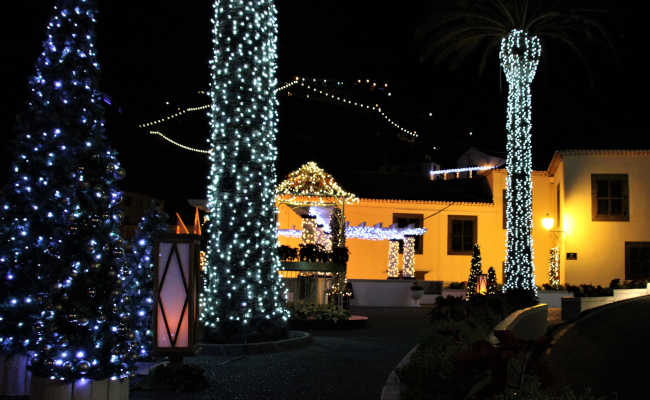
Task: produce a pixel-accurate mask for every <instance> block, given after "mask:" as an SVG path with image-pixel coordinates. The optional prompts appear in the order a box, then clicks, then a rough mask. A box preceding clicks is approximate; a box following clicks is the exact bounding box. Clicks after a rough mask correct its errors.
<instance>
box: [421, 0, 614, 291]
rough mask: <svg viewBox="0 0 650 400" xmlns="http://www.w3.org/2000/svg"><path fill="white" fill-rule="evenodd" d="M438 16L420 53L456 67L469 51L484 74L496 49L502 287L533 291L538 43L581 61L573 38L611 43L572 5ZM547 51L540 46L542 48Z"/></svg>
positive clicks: (472, 6) (489, 3) (483, 7)
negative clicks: (502, 96)
mask: <svg viewBox="0 0 650 400" xmlns="http://www.w3.org/2000/svg"><path fill="white" fill-rule="evenodd" d="M459 5H460V7H459V8H458V9H456V10H454V11H452V12H450V13H448V14H445V15H442V16H441V18H440V20H439V21H438V22H437V23H433V24H429V25H427V26H423V29H421V31H420V34H422V35H423V36H425V37H426V39H429V40H430V44H429V45H428V46H426V49H425V54H424V57H425V58H427V57H431V58H433V59H434V61H435V62H436V63H439V62H442V61H446V62H448V63H449V64H450V65H451V66H452V67H458V66H460V65H461V64H462V63H463V62H465V61H466V60H468V59H471V58H470V57H468V55H470V54H471V53H473V52H475V51H479V52H482V54H481V57H480V62H479V64H478V66H479V71H480V72H483V70H484V69H485V66H486V63H487V61H488V60H489V59H490V53H491V52H492V51H494V50H495V49H499V50H500V51H499V60H500V61H501V68H502V69H503V71H504V73H505V75H506V80H507V82H508V107H507V122H506V130H507V133H508V135H507V136H508V137H507V145H506V146H507V153H508V155H507V160H506V170H507V171H508V178H507V179H508V181H507V191H506V203H507V204H506V216H507V223H506V224H507V232H508V236H507V246H508V248H507V250H506V268H505V277H506V281H505V282H504V285H503V289H504V290H505V291H509V290H513V289H520V290H527V291H533V292H536V291H537V287H536V286H535V268H534V265H533V241H532V238H531V232H532V194H531V193H532V181H531V179H530V174H531V168H532V157H531V127H532V124H531V116H532V112H531V111H532V105H531V90H530V89H531V83H532V81H533V79H534V78H535V72H536V71H537V66H538V64H539V60H540V57H541V55H542V39H543V40H544V43H548V42H553V41H555V42H557V43H558V44H563V45H565V46H567V48H568V49H570V50H571V51H572V52H574V53H576V54H577V55H578V58H579V59H580V60H581V61H583V64H584V65H585V66H587V64H586V63H584V61H585V56H584V54H583V51H582V48H583V46H581V44H578V41H577V40H576V39H579V38H584V39H587V40H588V41H595V42H597V44H599V45H600V44H602V42H607V43H610V40H609V38H608V35H607V33H606V32H605V30H604V29H603V27H602V26H601V25H600V24H599V23H598V22H597V21H596V20H595V19H593V18H592V17H590V15H599V14H601V13H600V12H599V11H597V10H588V9H584V8H576V6H575V3H574V2H571V1H566V2H548V1H544V0H475V1H471V2H460V3H459ZM544 51H545V52H546V50H544Z"/></svg>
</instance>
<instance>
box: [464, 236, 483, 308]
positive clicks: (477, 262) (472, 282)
mask: <svg viewBox="0 0 650 400" xmlns="http://www.w3.org/2000/svg"><path fill="white" fill-rule="evenodd" d="M482 273H483V270H482V262H481V248H480V247H479V245H478V243H474V247H473V248H472V266H471V267H470V269H469V278H467V287H466V288H465V300H469V299H471V298H472V297H474V296H476V285H477V284H478V279H479V278H478V277H479V275H481V274H482Z"/></svg>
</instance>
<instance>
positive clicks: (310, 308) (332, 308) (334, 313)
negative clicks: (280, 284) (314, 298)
mask: <svg viewBox="0 0 650 400" xmlns="http://www.w3.org/2000/svg"><path fill="white" fill-rule="evenodd" d="M287 306H288V308H289V310H290V311H291V319H292V320H294V321H313V320H317V321H331V322H333V323H338V322H339V321H344V320H347V319H349V318H350V312H349V311H348V310H346V309H344V308H341V307H339V306H337V305H335V304H314V303H305V302H298V301H297V302H294V303H289V304H288V305H287Z"/></svg>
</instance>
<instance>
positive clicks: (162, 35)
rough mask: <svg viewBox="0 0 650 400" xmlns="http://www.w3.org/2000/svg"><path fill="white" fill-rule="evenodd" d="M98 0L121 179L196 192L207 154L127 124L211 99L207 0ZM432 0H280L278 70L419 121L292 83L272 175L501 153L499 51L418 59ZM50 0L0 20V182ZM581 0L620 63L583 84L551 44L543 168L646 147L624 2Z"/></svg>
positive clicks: (201, 137)
mask: <svg viewBox="0 0 650 400" xmlns="http://www.w3.org/2000/svg"><path fill="white" fill-rule="evenodd" d="M100 3H101V5H100V7H101V8H100V15H99V27H98V43H97V46H98V53H99V57H100V62H101V65H102V71H103V75H102V78H101V79H102V82H101V88H102V90H103V91H104V92H106V93H107V94H109V95H110V96H111V98H112V99H113V105H114V107H113V109H112V110H110V112H109V114H108V115H107V121H108V127H109V135H110V137H111V140H112V142H113V144H114V146H115V147H116V148H117V150H118V152H119V153H120V160H121V161H122V163H123V164H124V167H125V169H126V172H127V178H126V179H125V181H124V182H123V187H124V189H127V190H132V191H140V192H145V193H150V194H153V195H155V196H159V197H163V198H170V197H179V198H182V197H202V196H203V195H204V192H205V189H204V188H205V184H206V178H205V175H206V171H207V158H206V157H205V156H204V155H201V154H195V153H189V152H186V151H184V150H181V149H178V148H176V147H173V146H172V145H170V144H168V143H166V142H163V141H162V140H161V139H159V138H158V137H154V136H151V135H148V134H147V133H146V131H144V130H141V129H138V128H137V124H138V123H140V122H143V121H147V120H150V119H155V118H157V117H159V116H162V115H165V114H167V113H169V112H173V111H174V110H175V108H176V107H179V106H180V107H185V106H194V105H201V104H206V103H207V98H206V97H203V96H201V95H198V94H197V93H196V92H197V91H198V90H201V89H206V88H207V86H208V81H209V76H208V64H207V62H208V59H209V57H210V55H211V37H210V17H211V15H212V6H211V4H212V2H211V1H207V0H202V1H185V2H178V1H167V0H157V1H150V0H138V1H124V0H113V1H102V2H100ZM442 3H444V2H429V1H419V0H418V1H416V0H407V1H403V2H397V3H396V2H378V1H366V0H354V1H350V0H319V1H316V0H303V1H290V0H279V1H278V8H279V20H280V38H279V41H280V65H279V74H280V81H281V82H285V81H287V80H289V79H291V78H292V77H293V76H295V75H300V76H306V77H318V78H327V79H330V80H335V81H340V82H343V83H344V85H343V86H342V87H340V88H339V89H337V90H339V93H341V94H344V95H346V96H349V97H353V98H359V99H363V100H364V101H367V102H370V103H379V104H380V105H381V106H382V107H383V109H384V110H387V111H388V112H389V114H390V115H391V116H392V117H394V119H395V120H397V121H398V122H399V123H400V124H402V125H404V126H405V127H407V128H409V129H416V130H417V131H418V132H419V133H420V140H418V141H417V142H415V143H409V142H406V141H403V140H399V139H398V131H397V130H395V129H394V128H392V127H391V126H389V125H387V124H386V123H384V122H383V121H381V120H380V119H378V118H377V117H376V115H374V114H372V113H369V112H363V111H359V110H357V109H353V108H348V107H342V106H340V105H335V104H330V103H328V102H323V101H318V100H315V99H313V98H311V99H305V98H304V93H303V92H300V91H295V92H294V93H293V94H294V95H293V96H290V97H289V96H287V95H286V94H284V95H281V96H280V104H281V109H280V117H281V119H280V132H279V138H278V145H279V165H278V172H279V175H280V176H279V178H280V179H281V178H282V177H283V176H284V175H286V173H288V172H289V171H291V170H293V169H295V168H297V167H298V166H299V165H300V164H302V163H303V162H305V161H308V160H314V161H316V162H318V163H319V164H321V165H322V166H324V167H325V168H326V169H328V170H330V171H331V172H332V173H334V174H335V176H337V175H345V173H346V172H348V171H352V170H376V169H377V168H379V167H380V166H382V165H387V164H396V163H404V162H407V161H412V162H420V161H424V159H425V157H426V156H427V155H428V156H430V157H431V159H432V160H433V161H438V162H440V163H442V164H443V166H449V167H451V166H453V165H454V162H455V158H456V157H457V156H458V155H459V154H460V153H461V152H462V151H463V150H464V149H466V148H467V147H469V146H478V147H480V148H484V149H488V150H491V151H493V152H494V153H497V154H498V153H502V152H503V151H504V148H505V133H504V128H503V127H504V122H505V97H506V90H505V89H506V87H505V82H503V81H502V74H501V73H500V72H499V70H498V60H497V55H496V53H494V54H493V56H492V59H491V61H490V63H489V64H488V67H487V69H486V71H485V73H484V74H483V75H482V76H479V75H478V73H477V70H478V68H477V67H476V64H477V60H473V59H468V60H467V62H466V63H465V64H466V65H465V66H464V67H462V68H461V69H460V70H458V71H449V70H448V68H447V67H446V66H434V65H431V64H430V63H421V62H419V55H420V52H421V50H422V47H421V44H420V43H418V42H417V41H416V40H415V39H414V31H415V29H416V27H417V26H418V25H420V24H422V23H423V22H424V20H425V16H427V15H432V14H436V10H434V9H433V6H432V4H442ZM447 3H453V2H447ZM600 3H602V4H600ZM52 4H53V1H51V0H47V1H46V0H38V1H36V0H31V1H25V2H16V3H15V4H14V6H15V7H14V10H15V11H14V13H13V14H12V15H11V16H8V17H7V19H6V22H7V23H6V24H4V25H3V26H2V27H1V29H2V36H1V44H2V49H3V53H4V54H3V60H2V64H1V65H0V73H1V75H0V76H2V77H3V78H4V85H3V90H2V91H0V102H1V104H0V106H1V107H0V112H1V114H0V123H1V124H2V125H1V126H0V129H1V130H2V132H3V138H5V145H3V150H2V153H1V156H2V165H1V167H2V173H1V174H0V177H1V178H2V181H4V180H5V179H6V174H7V173H8V167H9V160H10V159H11V157H12V156H11V154H10V152H9V150H8V146H7V143H9V142H10V141H11V140H12V138H13V137H14V136H15V132H14V130H13V125H14V121H15V115H16V114H17V113H18V112H20V111H21V110H23V109H24V103H25V99H26V91H27V76H28V75H29V74H30V73H31V71H32V68H33V67H32V65H33V63H34V61H35V59H36V56H37V55H38V53H39V52H40V47H41V41H42V40H43V38H44V27H45V24H46V22H47V20H48V18H49V14H50V11H51V5H52ZM588 4H589V6H590V7H601V6H602V7H603V8H605V9H606V10H607V12H606V13H605V14H604V15H603V17H602V20H603V23H604V24H605V25H606V26H607V28H608V29H609V31H610V34H611V36H612V38H613V39H614V42H615V47H616V54H617V57H618V63H614V62H612V59H613V58H614V56H613V53H611V52H607V51H600V50H591V49H588V51H587V52H588V55H589V57H590V65H591V66H592V68H591V69H592V71H593V73H594V81H595V87H594V88H590V87H589V83H588V81H587V79H585V72H584V69H583V68H582V67H581V66H580V64H579V61H578V60H577V59H576V58H575V57H573V56H572V55H571V53H569V52H568V51H566V49H564V48H562V46H559V45H558V44H557V43H549V44H548V47H547V48H548V49H549V50H548V51H547V52H545V53H544V55H543V61H542V64H541V65H540V69H539V71H538V74H537V77H536V78H535V81H534V85H533V104H534V111H533V112H534V114H533V126H534V128H533V134H534V136H533V146H534V148H533V151H534V158H535V167H536V168H537V169H545V168H546V166H547V164H548V161H549V160H550V157H551V156H552V152H553V150H555V149H558V148H576V147H592V148H593V147H602V148H609V147H618V148H625V147H627V148H639V147H643V148H648V147H650V139H648V135H647V134H644V135H635V132H638V131H639V127H640V123H639V117H638V116H639V114H637V113H636V112H634V111H633V109H634V107H633V104H632V102H633V97H632V96H631V93H634V92H635V91H639V90H640V89H639V88H638V86H636V84H635V82H636V79H637V77H638V76H639V75H638V74H637V73H636V72H635V71H633V70H632V68H631V67H630V66H631V65H632V62H633V61H634V59H633V58H632V54H633V52H632V49H633V48H635V45H634V44H633V43H631V42H630V40H629V38H630V37H633V36H634V35H633V33H632V32H630V31H629V27H631V26H633V24H632V22H631V17H632V15H633V14H634V10H633V9H631V8H630V9H624V8H621V9H616V8H612V6H611V5H613V4H614V2H604V1H590V2H589V3H588ZM608 6H609V8H607V7H608ZM357 79H362V80H365V79H370V80H372V81H376V82H377V83H380V84H383V83H384V82H386V83H388V84H389V88H388V89H389V90H388V91H390V92H391V96H390V97H388V96H387V95H386V91H382V92H380V91H376V90H375V91H370V90H368V89H367V88H362V87H360V86H359V85H354V82H356V81H357ZM166 102H169V103H170V104H169V105H167V104H166ZM429 113H431V116H429ZM162 130H164V131H165V133H166V134H168V135H169V136H171V137H173V138H174V139H176V140H178V141H181V142H183V143H186V144H190V145H194V146H196V147H205V140H206V138H207V136H208V134H209V133H208V129H207V121H206V118H205V117H204V116H202V114H201V113H197V114H194V115H193V116H191V117H187V118H184V119H183V120H179V121H177V122H174V123H172V124H169V125H167V126H165V127H163V128H162ZM470 131H471V132H472V133H473V135H472V136H469V132H470ZM434 146H436V147H437V148H438V150H434V149H433V147H434ZM340 180H341V181H342V182H341V183H342V184H343V186H345V184H344V179H340Z"/></svg>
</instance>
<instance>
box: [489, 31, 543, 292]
mask: <svg viewBox="0 0 650 400" xmlns="http://www.w3.org/2000/svg"><path fill="white" fill-rule="evenodd" d="M541 53H542V47H541V42H540V40H539V38H538V37H537V36H534V35H530V34H528V33H527V32H524V31H521V30H518V29H514V30H512V31H510V33H509V34H508V35H507V36H506V37H504V38H503V39H502V40H501V49H500V52H499V59H500V60H501V67H502V68H503V71H504V73H505V75H506V80H507V82H508V109H507V122H506V130H507V131H508V135H507V144H506V151H507V158H506V171H507V172H508V175H507V177H506V232H507V234H506V247H507V250H506V266H505V276H507V278H508V279H507V281H506V282H504V285H503V290H504V291H508V290H512V289H523V290H530V291H533V292H534V293H537V286H536V285H535V266H534V264H533V239H532V226H533V222H532V221H533V219H532V217H533V212H532V189H533V183H532V180H531V170H532V154H531V134H530V129H531V126H532V104H531V89H530V87H531V83H532V82H533V79H534V77H535V72H536V71H537V65H538V64H539V60H540V57H541Z"/></svg>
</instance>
